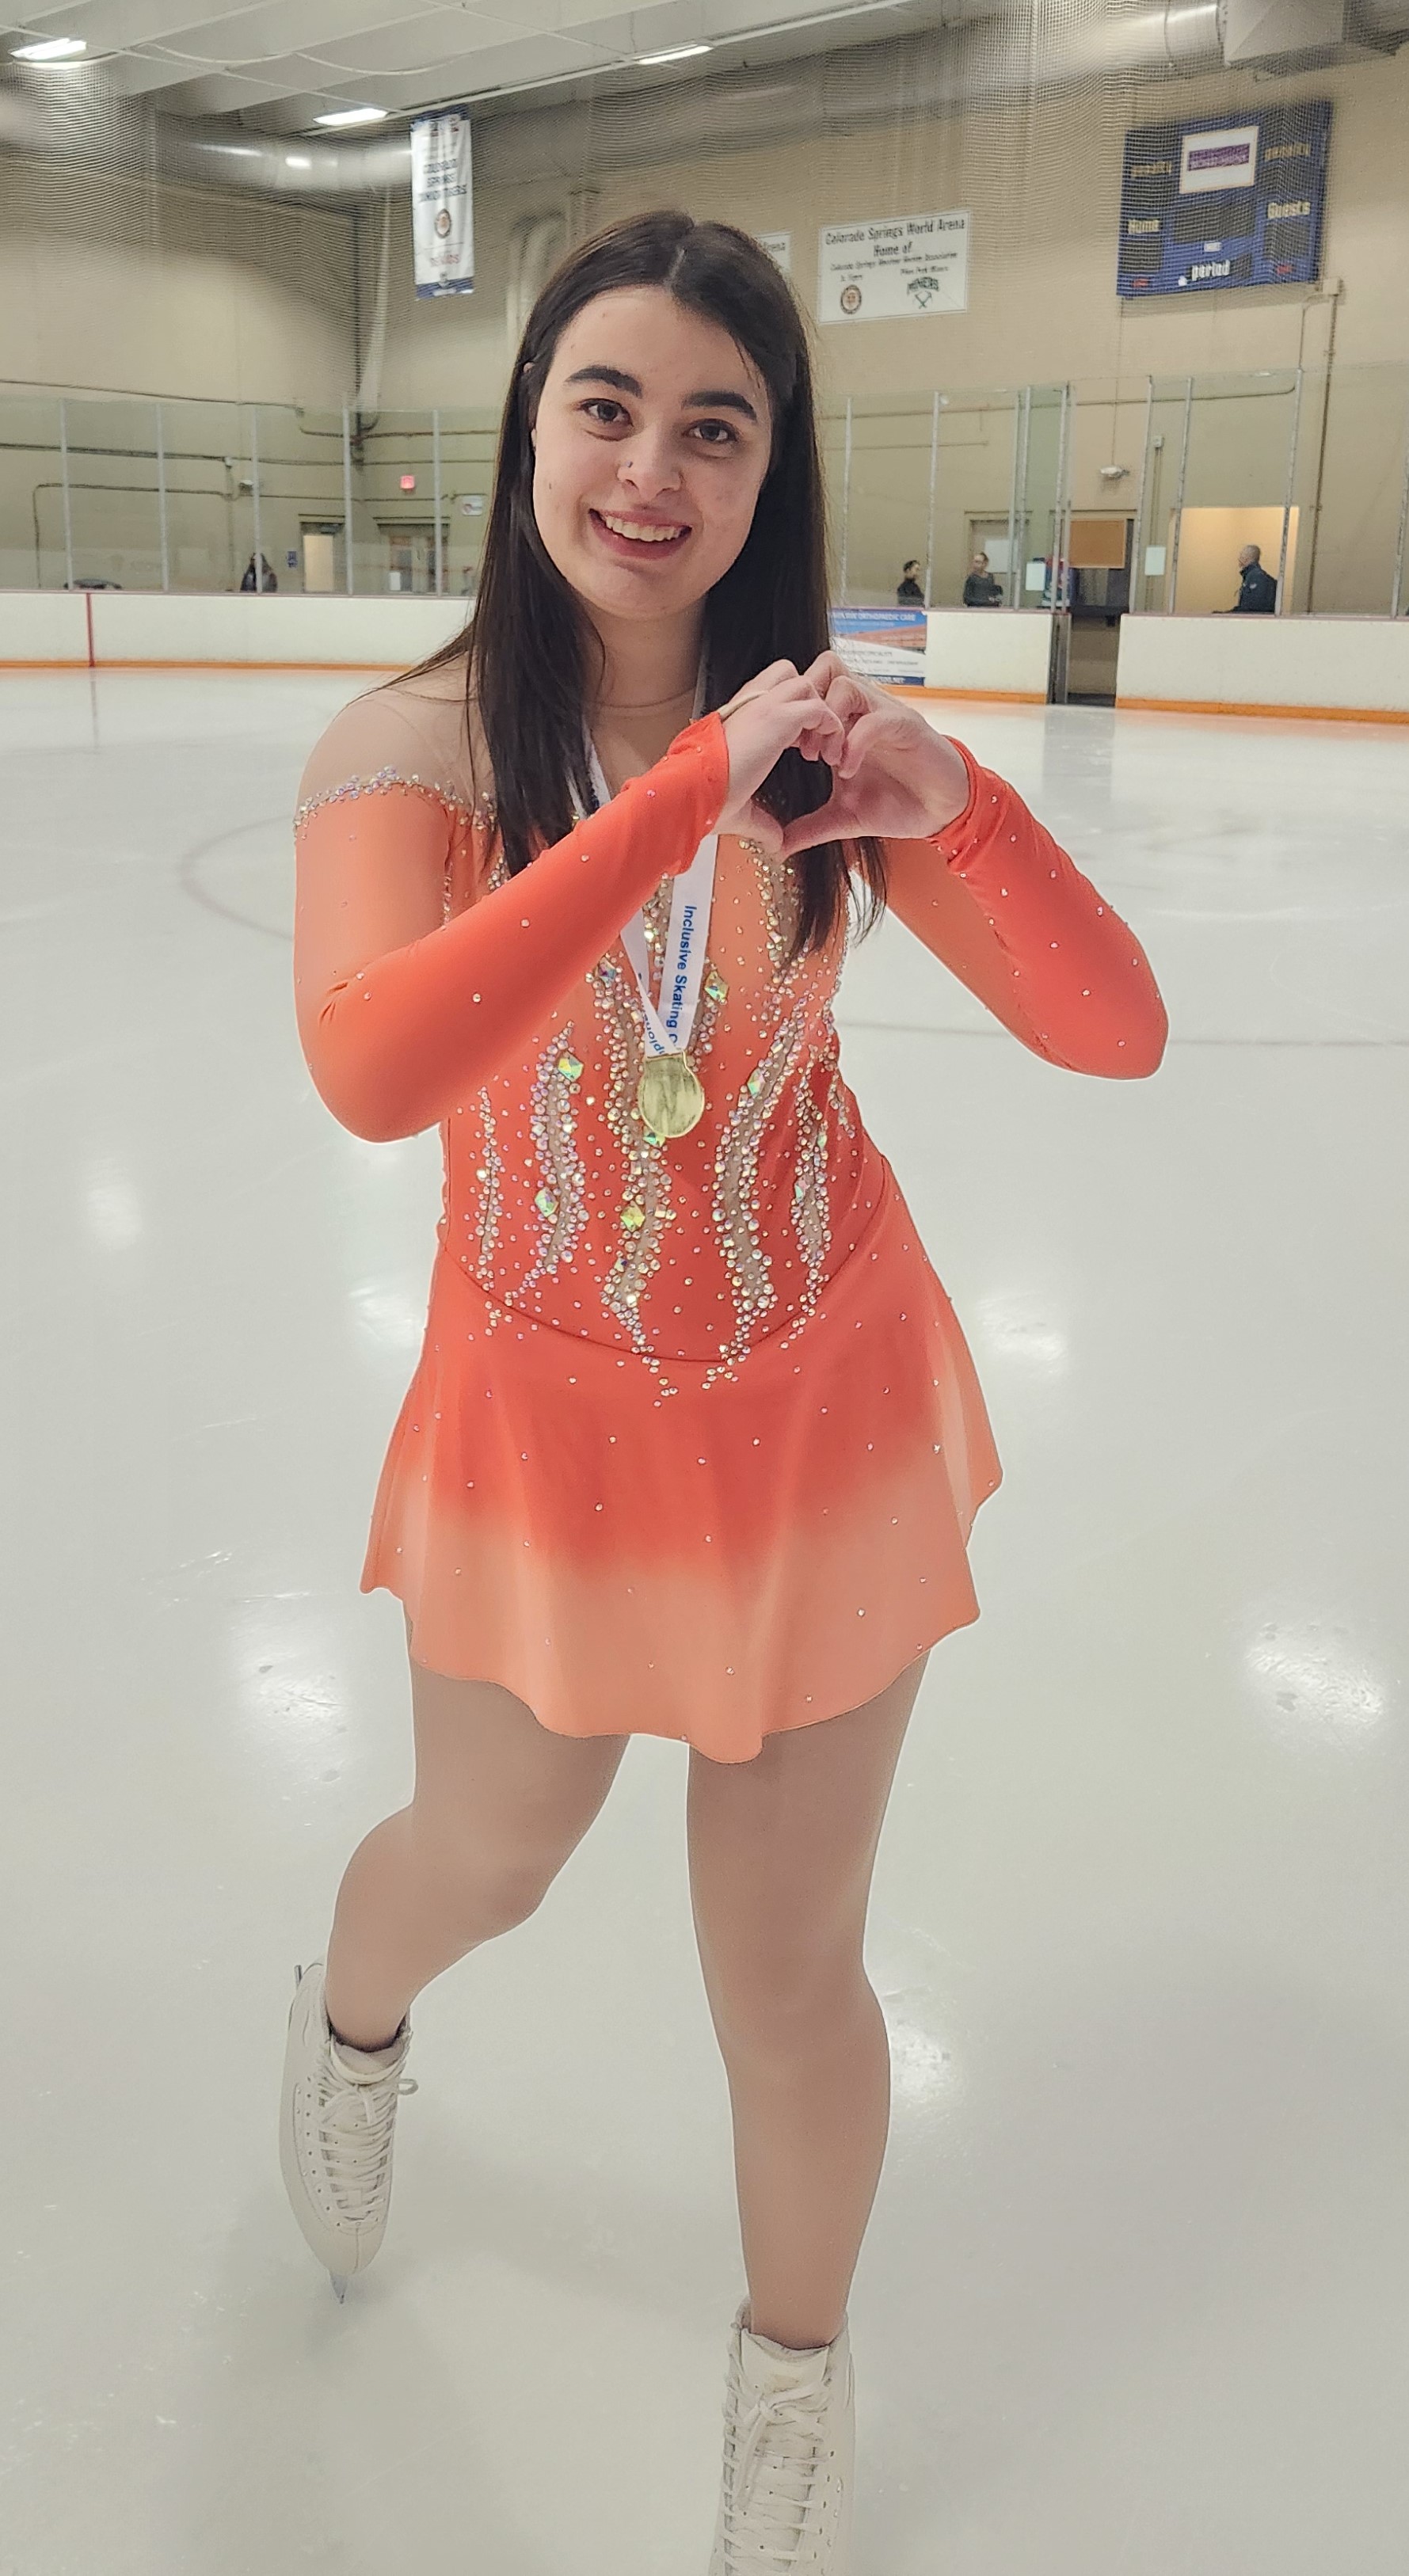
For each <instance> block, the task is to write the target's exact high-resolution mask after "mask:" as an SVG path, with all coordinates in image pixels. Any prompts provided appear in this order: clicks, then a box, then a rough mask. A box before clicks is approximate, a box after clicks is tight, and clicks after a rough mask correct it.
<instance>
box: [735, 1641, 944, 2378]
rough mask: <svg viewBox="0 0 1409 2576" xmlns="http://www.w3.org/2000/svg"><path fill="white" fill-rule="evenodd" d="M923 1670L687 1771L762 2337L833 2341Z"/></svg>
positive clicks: (882, 2120) (879, 2082) (878, 2134)
mask: <svg viewBox="0 0 1409 2576" xmlns="http://www.w3.org/2000/svg"><path fill="white" fill-rule="evenodd" d="M925 1662H926V1658H925V1657H923V1656H922V1657H921V1658H920V1660H919V1661H918V1662H917V1663H915V1664H912V1665H911V1666H910V1668H909V1670H908V1671H907V1672H905V1673H902V1674H901V1676H900V1678H899V1679H898V1680H897V1681H895V1682H892V1683H891V1685H890V1687H889V1689H888V1690H885V1691H883V1692H882V1693H881V1694H880V1696H879V1698H877V1699H874V1700H871V1701H869V1702H868V1703H867V1705H866V1706H865V1707H864V1708H860V1709H853V1710H852V1711H851V1712H850V1714H849V1715H847V1716H845V1717H835V1718H830V1719H825V1720H823V1721H822V1722H821V1723H820V1724H819V1725H815V1726H805V1727H799V1728H798V1729H797V1730H796V1732H794V1733H790V1734H785V1735H774V1736H770V1737H769V1739H768V1742H767V1743H766V1744H765V1746H764V1748H763V1751H762V1752H761V1753H760V1754H759V1755H758V1757H757V1759H756V1760H755V1761H753V1762H742V1763H732V1764H730V1763H716V1762H709V1761H706V1760H705V1759H704V1757H703V1756H702V1755H700V1754H694V1755H692V1757H691V1765H690V1797H689V1829H690V1876H691V1887H692V1893H693V1897H694V1908H695V1927H696V1932H697V1935H698V1939H699V1947H700V1962H701V1965H702V1967H703V1969H704V1977H705V1987H706V1991H707V1993H708V1996H709V2004H710V2011H711V2013H712V2014H713V2017H714V2027H715V2030H716V2032H717V2034H718V2038H719V2044H720V2048H721V2050H722V2051H723V2056H724V2064H725V2070H726V2072H727V2075H728V2079H729V2093H730V2099H731V2102H732V2104H733V2112H734V2160H735V2171H736V2174H737V2179H738V2190H739V2221H740V2226H741V2229H742V2234H743V2247H744V2266H745V2270H746V2272H747V2274H748V2285H749V2319H748V2322H749V2324H750V2326H751V2327H752V2330H753V2332H754V2333H755V2334H760V2335H766V2336H768V2337H769V2338H770V2339H771V2340H772V2341H773V2342H775V2343H781V2344H786V2345H789V2346H792V2347H794V2348H796V2349H799V2350H806V2349H810V2348H812V2347H814V2346H816V2345H818V2344H824V2343H831V2342H832V2341H833V2340H834V2339H835V2337H836V2336H837V2334H838V2333H839V2332H840V2330H841V2325H842V2320H843V2317H844V2315H845V2312H846V2302H847V2296H848V2292H849V2290H850V2287H851V2277H852V2273H853V2271H854V2270H855V2266H856V2258H857V2255H858V2253H859V2252H860V2248H861V2239H862V2237H863V2235H864V2233H865V2230H866V2222H867V2220H868V2218H869V2217H870V2214H871V2204H872V2201H873V2200H874V2198H875V2192H876V2184H877V2182H878V2180H879V2178H880V2170H881V2162H882V2159H883V2157H884V2154H885V2145H886V2133H887V2129H888V2126H889V2120H890V2053H889V2046H888V2042H887V2038H886V2029H885V2021H884V2017H883V2015H882V2012H881V2008H880V2005H879V2003H878V2002H877V1999H876V1996H875V1994H874V1992H873V1990H872V1988H871V1985H870V1983H869V1981H868V1979H867V1977H866V1973H865V1970H864V1968H863V1966H862V1957H861V1951H862V1939H863V1935H864V1932H865V1925H866V1906H867V1901H868V1898H869V1895H870V1886H871V1871H872V1866H873V1863H874V1861H875V1856H876V1846H877V1843H878V1841H879V1838H880V1831H881V1825H882V1822H883V1819H884V1816H885V1808H886V1800H887V1798H888V1797H889V1794H890V1786H891V1781H892V1779H893V1777H894V1774H895V1766H896V1762H897V1761H898V1759H899V1755H900V1747H901V1744H902V1742H903V1740H904V1735H905V1729H906V1726H907V1724H908V1722H909V1717H910V1711H911V1708H912V1707H913V1705H914V1701H915V1694H916V1692H917V1691H918V1689H919V1686H920V1680H921V1677H922V1675H923V1673H924V1668H925Z"/></svg>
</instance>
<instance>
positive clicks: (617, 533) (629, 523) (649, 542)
mask: <svg viewBox="0 0 1409 2576" xmlns="http://www.w3.org/2000/svg"><path fill="white" fill-rule="evenodd" d="M598 516H599V517H600V519H601V522H602V525H603V527H604V528H610V530H611V532H612V535H613V536H614V537H631V538H633V539H634V540H635V542H636V543H637V544H638V545H643V546H659V545H665V544H667V543H668V542H669V540H670V539H671V538H672V537H683V536H684V534H685V531H684V529H683V528H663V527H661V526H660V524H659V522H658V521H656V520H654V519H652V520H643V519H613V518H610V517H609V516H608V514H607V512H606V511H605V510H602V511H600V512H599V513H598Z"/></svg>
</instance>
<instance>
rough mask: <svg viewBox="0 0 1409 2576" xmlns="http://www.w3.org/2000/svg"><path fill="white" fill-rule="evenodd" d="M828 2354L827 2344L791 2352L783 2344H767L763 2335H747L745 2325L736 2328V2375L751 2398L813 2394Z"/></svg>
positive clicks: (823, 2375)
mask: <svg viewBox="0 0 1409 2576" xmlns="http://www.w3.org/2000/svg"><path fill="white" fill-rule="evenodd" d="M830 2355H831V2346H830V2344H822V2345H821V2346H820V2347H819V2349H818V2350H817V2351H815V2352H794V2351H793V2350H792V2349H791V2348H790V2347H789V2346H788V2345H787V2344H785V2343H770V2342H769V2340H768V2337H767V2335H755V2334H750V2333H749V2330H748V2328H747V2326H743V2327H741V2328H740V2332H739V2368H740V2375H741V2378H742V2382H743V2386H744V2389H745V2391H746V2392H747V2394H748V2395H749V2396H750V2397H751V2398H760V2397H784V2396H797V2395H799V2394H807V2395H814V2394H816V2393H817V2392H819V2391H820V2389H821V2387H822V2383H823V2381H824V2380H825V2378H826V2376H827V2363H828V2360H829V2358H830Z"/></svg>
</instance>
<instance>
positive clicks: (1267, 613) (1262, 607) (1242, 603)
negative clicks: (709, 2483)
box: [1233, 546, 1277, 617]
mask: <svg viewBox="0 0 1409 2576" xmlns="http://www.w3.org/2000/svg"><path fill="white" fill-rule="evenodd" d="M1238 570H1239V572H1240V574H1241V575H1242V579H1241V581H1240V583H1239V586H1238V596H1237V598H1236V599H1235V600H1234V602H1233V613H1234V615H1235V616H1236V614H1237V612H1238V610H1239V609H1250V610H1251V611H1252V614H1253V615H1254V616H1255V617H1272V616H1275V614H1276V609H1277V585H1276V583H1275V581H1274V580H1273V578H1272V575H1271V573H1270V572H1264V570H1263V565H1262V548H1261V546H1244V548H1243V550H1242V553H1241V554H1240V555H1239V557H1238Z"/></svg>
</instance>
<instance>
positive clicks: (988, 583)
mask: <svg viewBox="0 0 1409 2576" xmlns="http://www.w3.org/2000/svg"><path fill="white" fill-rule="evenodd" d="M1002 605H1003V585H1002V583H1001V581H1000V580H999V579H998V576H997V574H996V573H992V572H990V571H989V569H988V557H987V555H975V557H974V559H973V562H972V563H971V564H970V566H969V569H968V571H967V573H966V574H965V576H964V606H965V607H966V608H1001V607H1002Z"/></svg>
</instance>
